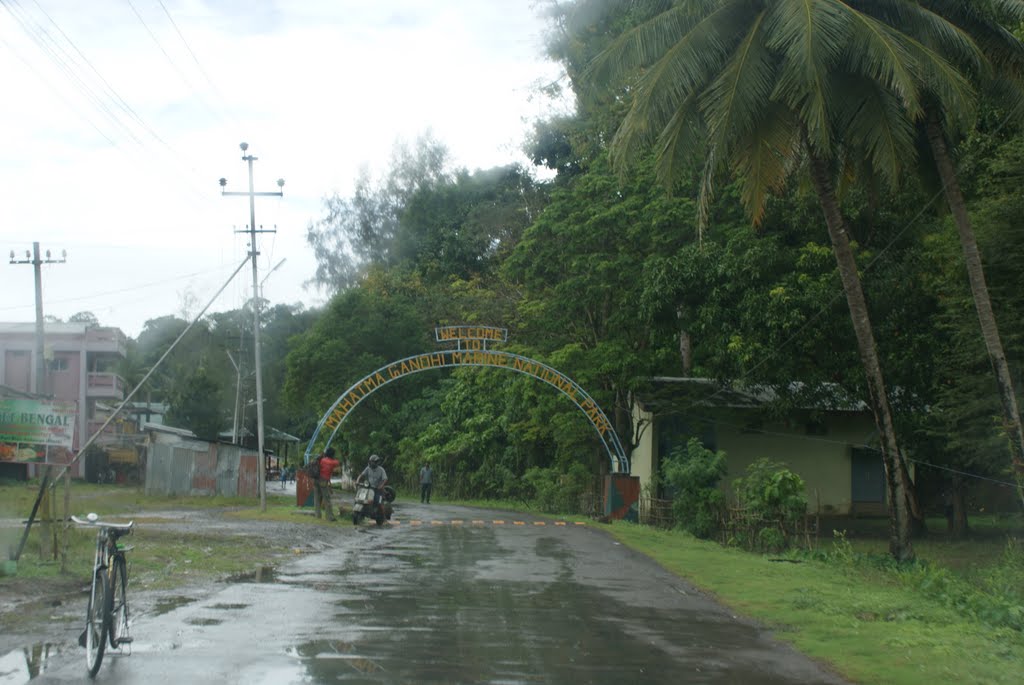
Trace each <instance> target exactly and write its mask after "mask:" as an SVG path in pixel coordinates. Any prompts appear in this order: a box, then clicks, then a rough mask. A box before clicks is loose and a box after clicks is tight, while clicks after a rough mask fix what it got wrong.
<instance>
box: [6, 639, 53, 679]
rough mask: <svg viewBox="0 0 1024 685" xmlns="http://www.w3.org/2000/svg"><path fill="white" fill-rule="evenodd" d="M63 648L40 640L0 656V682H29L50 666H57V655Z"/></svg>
mask: <svg viewBox="0 0 1024 685" xmlns="http://www.w3.org/2000/svg"><path fill="white" fill-rule="evenodd" d="M61 651H62V648H61V646H60V645H56V644H53V643H49V642H39V643H36V644H34V645H31V646H29V647H22V648H20V649H15V650H13V651H10V652H8V653H7V654H4V655H3V656H0V683H4V684H6V683H11V684H12V685H13V684H14V683H27V682H28V681H29V680H32V679H33V678H36V677H38V676H40V675H42V674H43V673H45V672H46V669H47V667H48V666H50V665H51V663H52V665H53V666H54V667H56V666H57V663H56V659H55V657H56V656H57V655H58V654H60V653H61Z"/></svg>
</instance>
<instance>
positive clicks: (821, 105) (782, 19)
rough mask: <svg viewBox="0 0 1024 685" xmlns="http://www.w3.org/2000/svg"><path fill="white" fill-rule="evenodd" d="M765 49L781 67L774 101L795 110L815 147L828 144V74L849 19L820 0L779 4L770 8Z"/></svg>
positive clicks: (847, 30) (832, 6)
mask: <svg viewBox="0 0 1024 685" xmlns="http://www.w3.org/2000/svg"><path fill="white" fill-rule="evenodd" d="M767 32H768V40H767V43H768V47H769V48H770V49H771V50H772V51H774V52H776V53H778V54H779V55H780V57H781V60H782V64H781V70H780V77H779V79H778V83H777V84H776V88H775V92H774V93H773V94H772V98H773V99H777V100H781V101H782V102H785V103H786V104H787V105H788V106H789V107H790V108H791V109H792V110H793V111H796V112H799V113H800V115H801V118H802V119H803V120H804V124H805V126H806V128H807V132H808V136H809V137H810V139H811V141H812V142H813V143H814V144H815V146H817V147H819V148H821V149H827V148H828V147H829V145H830V142H829V141H830V138H831V135H830V128H829V125H828V112H827V108H826V102H827V101H828V83H829V81H828V73H829V71H830V70H831V69H832V68H834V66H835V64H836V62H837V61H838V60H839V58H840V55H841V54H842V49H843V47H844V46H845V44H846V41H847V36H848V34H849V32H850V28H849V17H848V15H847V14H846V13H844V12H840V11H838V8H836V7H835V6H834V5H832V4H831V3H827V2H824V3H823V2H821V1H820V0H782V1H780V2H777V3H775V4H774V5H772V6H771V11H770V14H769V22H768V31H767Z"/></svg>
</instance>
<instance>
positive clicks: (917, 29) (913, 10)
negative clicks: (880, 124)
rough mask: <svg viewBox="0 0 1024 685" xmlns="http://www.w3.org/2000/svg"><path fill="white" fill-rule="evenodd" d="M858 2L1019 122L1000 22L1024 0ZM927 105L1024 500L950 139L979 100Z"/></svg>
mask: <svg viewBox="0 0 1024 685" xmlns="http://www.w3.org/2000/svg"><path fill="white" fill-rule="evenodd" d="M854 4H856V5H859V6H860V8H861V9H862V10H863V11H864V12H866V13H868V14H871V15H872V16H875V17H876V18H878V19H879V20H881V21H884V22H886V23H887V24H889V25H890V26H892V27H894V28H895V29H897V30H899V31H901V32H903V33H905V34H908V35H911V36H914V38H915V39H916V40H918V41H919V42H920V43H921V44H922V45H925V46H927V47H928V48H929V49H931V50H933V51H935V52H937V53H940V54H942V55H944V56H945V57H946V59H947V60H948V61H949V62H951V63H953V64H955V65H956V66H957V67H958V68H959V69H960V70H961V71H963V72H964V73H966V74H969V76H970V78H971V79H972V80H973V81H977V82H979V83H982V84H984V85H985V86H987V87H986V88H985V91H984V92H985V93H986V94H987V95H990V96H995V98H996V99H997V101H1001V102H1002V103H1004V104H1005V105H1006V107H1007V110H1008V111H1009V113H1010V116H1014V117H1017V118H1019V115H1020V114H1021V113H1022V112H1024V42H1022V41H1021V40H1020V39H1018V38H1017V36H1015V35H1014V34H1013V33H1012V32H1011V31H1009V30H1007V29H1006V27H1005V26H1004V25H1003V24H1002V23H1000V19H1008V20H1010V21H1014V22H1016V23H1017V24H1018V25H1019V24H1020V23H1021V22H1024V0H972V2H963V0H924V1H922V2H920V4H919V6H912V7H910V8H907V7H905V5H906V3H905V2H894V1H893V0H888V1H880V0H857V1H856V2H855V3H854ZM936 29H939V30H938V31H936ZM952 32H958V33H960V34H961V35H962V36H965V37H966V38H968V39H969V40H970V41H971V45H968V46H966V47H967V49H966V50H964V49H963V48H964V47H965V43H964V42H963V41H960V40H954V41H949V40H946V38H947V37H948V36H949V35H950V33H952ZM975 46H976V47H975ZM922 103H923V108H924V112H923V116H922V117H921V119H920V120H919V121H918V122H917V125H918V126H919V127H920V128H922V129H923V131H924V133H925V136H926V138H927V141H928V145H929V148H930V151H931V157H932V160H933V162H934V164H935V168H936V170H937V172H938V176H939V180H940V182H941V184H942V190H943V193H944V195H945V197H946V203H947V204H948V205H949V210H950V213H951V214H952V216H953V221H954V223H955V224H956V228H957V233H958V235H959V238H960V246H961V249H962V250H963V254H964V264H965V266H966V267H967V278H968V281H969V283H970V287H971V295H972V297H973V298H974V307H975V310H976V311H977V313H978V321H979V323H980V324H981V334H982V338H983V339H984V341H985V349H986V350H987V352H988V356H989V360H990V362H991V364H992V371H993V373H994V374H995V377H996V383H997V386H998V389H999V398H1000V401H1001V405H1002V408H1003V424H1004V425H1003V427H1004V430H1005V431H1006V433H1007V436H1008V438H1009V445H1010V454H1011V457H1012V465H1013V470H1014V474H1015V476H1016V478H1017V492H1018V496H1019V497H1020V498H1021V501H1022V502H1024V430H1022V427H1021V420H1020V410H1019V407H1018V403H1017V396H1016V393H1015V391H1014V387H1013V379H1012V377H1011V376H1010V367H1009V364H1008V363H1007V361H1006V353H1005V352H1004V350H1003V343H1002V340H1001V338H1000V335H999V327H998V326H997V324H996V317H995V313H994V312H993V310H992V302H991V299H990V298H989V293H988V284H987V283H986V280H985V270H984V267H983V265H982V262H981V253H980V251H979V250H978V242H977V240H976V238H975V236H974V228H973V226H972V224H971V219H970V215H969V214H968V213H967V205H966V202H965V201H964V196H963V192H962V191H961V189H960V183H959V179H958V177H957V173H956V168H955V165H954V163H953V159H952V155H951V154H950V143H949V141H950V140H955V139H956V138H957V137H958V136H960V135H962V134H963V133H964V132H965V131H966V130H969V127H970V126H971V125H973V121H972V115H973V103H964V102H955V101H944V102H942V101H940V100H939V99H937V98H931V97H924V98H923V99H922ZM958 106H959V107H958ZM950 107H954V108H956V109H950Z"/></svg>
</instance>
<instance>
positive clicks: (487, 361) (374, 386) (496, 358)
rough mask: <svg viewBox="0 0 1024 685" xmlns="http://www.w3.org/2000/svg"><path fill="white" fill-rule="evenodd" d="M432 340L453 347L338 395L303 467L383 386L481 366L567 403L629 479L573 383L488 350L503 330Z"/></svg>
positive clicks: (468, 329) (463, 331)
mask: <svg viewBox="0 0 1024 685" xmlns="http://www.w3.org/2000/svg"><path fill="white" fill-rule="evenodd" d="M434 339H435V340H436V341H437V342H438V343H442V344H454V345H455V347H453V348H449V349H442V350H438V351H436V352H426V353H423V354H417V355H414V356H412V357H406V358H405V359H399V360H398V361H396V362H392V363H390V364H388V365H387V366H382V367H381V368H379V369H377V370H376V371H374V372H372V373H369V374H367V375H366V376H364V377H363V378H362V379H360V380H358V381H356V382H355V384H353V385H352V387H350V388H349V389H348V390H346V391H345V392H343V393H342V394H341V395H340V396H339V397H338V399H337V400H335V402H334V404H333V405H331V408H330V409H329V410H328V411H327V413H326V414H324V416H323V418H321V419H320V422H319V423H318V424H317V427H316V430H315V431H314V432H313V437H312V438H310V440H309V444H308V445H307V447H306V453H305V457H304V458H305V461H306V462H309V460H310V457H311V452H312V451H313V445H315V444H316V443H317V439H318V438H319V437H320V434H321V433H323V432H326V431H330V435H329V436H328V438H327V443H326V444H327V445H329V444H331V441H332V440H334V436H335V435H336V434H337V432H338V429H340V428H341V425H342V424H343V423H344V422H345V419H347V418H348V416H349V414H351V413H352V410H353V409H355V408H356V407H357V406H359V404H360V403H361V402H362V401H363V400H364V399H366V398H367V397H369V396H370V395H372V394H373V393H374V392H376V391H377V390H379V389H380V388H382V387H384V386H385V385H387V384H388V383H391V382H393V381H397V380H398V379H400V378H404V377H405V376H408V375H411V374H414V373H420V372H422V371H431V370H433V369H444V368H451V367H456V366H483V367H491V368H496V369H507V370H509V371H515V372H517V373H521V374H525V375H527V376H532V377H533V378H536V379H537V380H539V381H543V382H544V383H547V384H548V385H550V386H551V387H553V388H555V389H556V390H558V391H559V392H560V393H562V394H563V395H565V396H566V397H568V398H569V399H570V400H572V402H573V404H575V405H576V407H577V408H578V409H579V410H580V411H581V412H583V415H584V416H586V417H587V420H588V421H589V422H590V425H591V426H593V427H594V430H596V431H597V434H598V437H599V438H600V439H601V444H602V445H603V446H604V449H605V451H606V452H607V454H608V459H609V461H610V462H611V470H612V472H618V473H629V459H627V457H626V453H625V451H624V450H623V449H622V443H621V442H619V436H618V435H617V434H616V433H615V429H614V428H612V424H611V422H610V421H609V420H608V417H607V416H605V413H604V412H603V411H601V407H599V406H598V405H597V403H596V402H595V401H594V399H593V398H592V397H591V396H590V395H588V394H587V393H586V391H585V390H583V388H581V387H580V386H579V384H578V383H576V381H574V380H572V379H571V378H569V377H568V376H566V375H565V374H563V373H561V372H560V371H557V370H555V369H553V368H551V367H550V366H547V365H546V364H542V363H541V362H539V361H536V360H534V359H530V358H528V357H523V356H521V355H518V354H512V353H510V352H503V351H501V350H492V349H490V347H489V345H490V344H492V343H502V342H505V341H507V340H508V330H507V329H504V328H496V327H493V326H445V327H441V328H435V329H434ZM325 447H326V445H325Z"/></svg>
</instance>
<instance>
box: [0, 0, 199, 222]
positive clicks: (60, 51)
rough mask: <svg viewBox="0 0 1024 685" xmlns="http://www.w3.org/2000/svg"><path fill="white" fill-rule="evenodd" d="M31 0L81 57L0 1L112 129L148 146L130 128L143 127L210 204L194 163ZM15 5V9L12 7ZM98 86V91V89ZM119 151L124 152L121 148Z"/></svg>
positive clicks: (14, 0)
mask: <svg viewBox="0 0 1024 685" xmlns="http://www.w3.org/2000/svg"><path fill="white" fill-rule="evenodd" d="M33 2H35V5H36V7H38V8H39V10H40V11H41V12H42V14H43V16H45V17H46V19H47V20H48V21H49V22H50V23H51V24H53V26H54V27H55V28H56V30H57V31H58V32H59V33H60V36H62V37H63V39H64V40H65V41H66V42H67V43H68V44H69V45H70V46H71V48H72V49H73V50H74V51H75V52H76V53H77V54H78V55H79V56H80V57H81V61H80V60H79V59H78V58H76V57H75V56H74V55H72V54H71V53H69V51H68V50H66V49H65V48H64V47H63V46H62V45H61V44H60V42H59V41H58V40H56V39H55V38H54V37H53V36H51V35H50V32H49V31H47V29H46V28H45V27H44V26H42V25H41V24H40V23H39V22H38V21H35V20H33V19H32V18H31V15H30V14H29V12H28V11H27V10H26V9H25V8H24V7H22V6H21V4H20V2H19V0H0V4H3V5H4V7H5V9H7V11H8V13H9V14H10V16H11V17H12V18H13V19H14V20H15V22H17V24H18V25H19V26H20V27H21V29H22V31H23V32H24V33H25V35H26V36H27V37H28V38H29V39H30V40H31V41H32V42H33V43H35V44H36V46H37V47H38V48H39V49H40V50H41V51H42V52H43V54H44V55H46V56H47V57H48V58H49V60H50V61H51V62H52V63H53V64H54V66H55V67H56V68H57V70H58V71H59V72H60V73H61V74H62V75H63V76H64V77H65V78H66V79H67V80H68V81H69V82H70V83H71V85H72V86H73V87H74V88H75V89H76V90H77V91H78V92H79V93H80V94H81V95H82V97H84V98H85V100H86V102H88V103H89V104H90V105H91V106H92V108H93V109H95V110H96V111H98V112H99V113H100V114H101V115H103V117H104V118H105V119H106V120H107V121H108V123H109V124H111V125H113V127H114V128H115V129H117V130H118V131H120V132H121V133H123V134H124V135H126V136H127V137H128V138H130V139H131V140H132V141H134V142H135V143H136V144H137V145H138V146H139V147H141V148H147V147H148V146H147V145H146V144H145V142H144V141H143V140H142V139H141V138H140V137H139V136H138V135H137V134H136V132H135V130H133V126H137V127H138V128H140V129H141V130H143V131H145V132H146V134H148V136H149V137H151V138H153V139H154V140H156V141H157V142H158V143H160V145H161V146H162V147H163V148H165V149H166V150H167V151H168V152H169V153H170V154H171V157H172V159H173V160H174V161H175V162H176V163H175V164H172V165H171V166H172V168H174V169H175V171H176V172H177V174H178V177H179V178H180V179H181V180H182V181H184V182H185V185H186V187H188V189H189V190H190V191H191V192H192V193H194V194H195V196H196V197H197V198H200V199H202V200H203V201H204V202H206V203H211V204H212V198H211V197H210V196H209V195H208V194H207V193H205V192H202V191H200V190H199V188H198V185H197V183H196V182H195V180H194V179H196V178H197V177H199V175H200V174H199V173H198V171H197V170H196V169H195V165H194V164H191V163H190V162H188V161H187V160H184V159H182V158H181V156H180V154H179V153H178V152H177V151H176V150H175V149H174V148H172V147H171V146H170V145H169V144H168V143H167V142H166V141H165V140H164V139H163V138H162V137H161V136H160V135H159V134H158V133H157V132H156V131H155V130H154V129H153V128H152V127H151V126H149V125H148V124H147V123H146V121H145V120H144V119H143V118H142V117H141V116H140V115H139V114H138V112H136V111H135V110H134V109H133V108H132V107H131V105H129V104H128V102H127V101H126V100H125V99H124V98H123V97H121V95H120V94H118V92H117V91H116V90H115V89H114V88H113V86H112V85H111V84H110V82H109V81H108V80H107V79H106V78H104V77H103V75H102V74H101V73H100V72H99V70H98V69H97V68H96V67H95V66H94V65H93V64H92V62H91V61H90V60H89V59H88V58H87V57H86V56H85V54H84V53H83V52H82V51H81V50H80V49H79V48H78V46H77V45H76V44H75V43H74V41H73V40H72V39H71V38H70V36H69V35H68V34H67V32H66V31H64V30H63V29H62V28H61V26H60V25H59V24H58V23H57V21H56V20H55V19H54V18H53V17H52V16H50V15H49V14H48V13H47V12H46V11H45V10H44V9H43V8H42V7H41V6H40V5H39V3H38V2H37V1H36V0H33ZM15 8H17V12H16V11H15ZM4 43H5V44H6V45H7V46H8V48H9V49H11V51H12V52H13V53H14V54H15V55H16V56H17V57H18V58H19V59H20V60H21V61H22V62H23V63H25V64H26V66H28V67H29V68H30V69H31V70H32V72H33V73H34V74H35V75H36V76H37V77H38V78H39V79H40V80H41V81H43V82H44V83H46V85H47V87H48V88H50V89H51V91H53V92H54V93H55V94H56V95H57V96H58V97H59V98H60V99H61V100H62V101H63V102H64V103H65V104H66V105H67V106H68V108H69V109H71V110H72V111H74V112H75V114H77V115H79V116H81V117H82V118H84V119H85V120H86V121H87V122H88V123H89V124H90V125H91V126H92V127H93V128H94V129H96V131H97V133H99V134H100V135H101V136H103V138H105V139H106V140H107V142H109V143H110V144H111V145H113V146H114V147H115V148H120V145H119V144H118V142H117V140H115V139H114V138H112V137H111V136H110V135H107V134H106V133H104V132H103V131H102V130H101V129H100V128H99V127H98V126H96V124H94V123H93V122H92V121H91V120H89V118H88V117H85V116H84V114H83V113H82V111H81V109H82V108H81V107H76V106H74V105H72V104H71V103H70V102H68V100H67V99H66V98H65V97H64V96H63V94H61V93H60V91H58V90H57V89H56V88H55V87H54V86H53V84H52V79H49V78H46V77H45V76H43V75H42V74H40V73H39V71H38V70H37V69H36V68H35V67H34V66H32V65H31V64H30V63H29V62H28V60H26V59H25V58H24V57H22V56H21V55H20V53H18V52H17V51H16V50H15V49H14V48H13V46H11V45H10V43H7V41H4ZM81 62H84V63H85V64H87V65H88V68H89V70H91V72H92V73H93V74H95V76H94V77H93V78H94V79H98V81H99V83H101V84H102V86H101V87H99V88H98V89H97V88H94V87H93V86H92V85H90V83H88V82H87V79H86V78H85V76H86V74H81V75H80V74H79V73H77V72H76V69H78V70H82V71H85V70H84V69H83V68H82V65H81ZM97 90H98V91H99V92H97ZM108 102H109V103H111V104H112V105H113V106H114V109H112V108H111V106H110V105H108ZM115 109H116V110H120V111H121V112H124V113H125V114H127V115H128V116H129V118H130V123H131V125H129V123H127V122H125V121H124V120H123V119H122V118H121V117H120V116H119V115H118V113H117V111H115ZM122 152H124V150H123V149H122ZM131 161H132V162H133V163H136V162H135V160H131ZM179 164H180V165H182V166H184V167H186V168H188V170H189V172H190V173H188V174H185V173H182V169H181V168H180V167H179ZM164 168H165V167H163V166H161V167H160V169H161V170H163V169H164Z"/></svg>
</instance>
